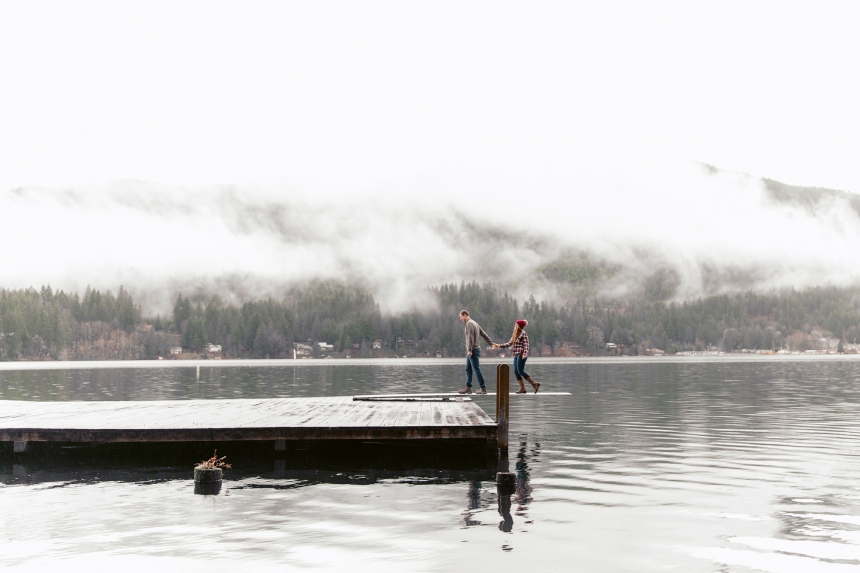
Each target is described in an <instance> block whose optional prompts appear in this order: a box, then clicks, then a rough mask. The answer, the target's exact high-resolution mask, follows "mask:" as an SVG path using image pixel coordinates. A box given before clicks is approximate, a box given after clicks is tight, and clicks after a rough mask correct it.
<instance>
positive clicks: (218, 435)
mask: <svg viewBox="0 0 860 573" xmlns="http://www.w3.org/2000/svg"><path fill="white" fill-rule="evenodd" d="M386 398H387V399H382V400H365V399H353V397H352V396H339V397H324V398H276V399H259V400H257V399H252V400H247V399H241V400H239V399H235V400H162V401H148V402H142V401H141V402H105V401H103V402H26V401H0V441H10V442H18V443H23V442H182V441H199V442H206V441H243V440H275V441H280V440H386V439H391V440H400V439H409V440H414V439H486V440H493V439H495V437H496V429H497V425H496V423H495V422H494V421H493V420H492V419H491V418H490V417H489V416H487V414H486V413H485V412H484V411H483V410H482V409H481V408H480V407H479V406H478V405H477V404H476V403H475V402H473V401H472V400H471V399H470V398H469V397H467V396H465V397H464V396H456V397H450V398H448V399H441V398H433V397H425V398H423V399H409V400H394V399H391V397H386Z"/></svg>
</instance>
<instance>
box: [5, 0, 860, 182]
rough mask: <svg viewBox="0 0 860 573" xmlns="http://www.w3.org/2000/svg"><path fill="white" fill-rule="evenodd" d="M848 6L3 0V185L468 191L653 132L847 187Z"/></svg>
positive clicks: (724, 156)
mask: <svg viewBox="0 0 860 573" xmlns="http://www.w3.org/2000/svg"><path fill="white" fill-rule="evenodd" d="M858 24H860V3H857V2H805V3H797V2H785V1H780V2H726V1H719V2H520V3H511V2H486V3H483V2H447V3H446V2H302V3H299V2H248V1H242V2H212V1H206V2H174V1H170V2H155V1H147V2H138V3H130V2H113V1H108V2H84V1H82V2H38V1H28V2H16V1H5V0H4V1H3V2H2V3H0V82H1V83H2V89H0V189H9V188H12V187H16V186H30V185H47V186H80V185H91V184H105V183H109V182H112V181H117V180H122V179H129V178H132V179H142V180H147V181H154V182H158V183H165V184H185V185H194V186H196V185H201V184H208V183H218V184H220V183H238V184H250V183H262V184H266V185H272V184H274V185H280V186H284V187H285V188H288V189H290V190H292V191H297V192H300V193H305V192H307V193H317V192H322V193H326V194H330V195H331V194H334V195H339V194H352V193H355V192H363V191H367V190H384V191H385V190H391V191H396V192H400V193H409V192H410V191H411V189H410V187H409V186H410V185H411V184H417V183H416V182H425V183H426V182H427V181H432V182H435V183H434V185H438V186H440V187H444V186H445V184H446V183H445V182H446V181H450V180H456V179H459V178H467V179H475V180H483V181H485V182H486V183H485V185H486V187H488V188H487V189H481V188H480V187H481V184H476V186H475V187H476V188H475V192H481V191H490V190H492V187H493V185H495V184H496V183H497V182H498V181H505V180H508V176H507V174H508V172H510V174H509V175H510V176H511V177H514V179H515V180H516V179H517V178H518V177H525V176H524V175H523V174H525V173H534V172H541V173H547V172H554V173H556V175H555V176H554V177H562V178H563V177H564V173H565V172H566V170H567V169H570V168H573V169H575V168H577V167H578V166H580V165H592V164H593V163H594V161H599V160H607V158H610V157H613V156H615V157H619V156H620V157H625V156H629V155H636V154H637V153H638V152H640V151H643V150H646V149H647V150H648V151H649V152H650V153H659V154H662V155H666V156H668V157H671V158H689V159H694V160H698V161H703V162H707V163H712V164H715V165H718V166H720V167H722V168H725V169H729V170H735V171H744V172H750V173H753V174H757V175H764V176H768V177H773V178H777V179H780V180H784V181H787V182H792V183H800V184H813V185H820V186H830V187H836V188H842V189H846V190H855V191H860V162H858V161H857V157H859V156H860V153H858V152H860V138H858V137H857V134H858V133H860V129H858V128H860V113H857V109H856V106H857V102H858V101H860V82H858V80H857V77H858V76H857V70H858V69H860V34H858V33H857V30H858ZM483 174H487V176H488V178H487V179H484V178H483V177H482V175H483ZM562 187H563V186H562Z"/></svg>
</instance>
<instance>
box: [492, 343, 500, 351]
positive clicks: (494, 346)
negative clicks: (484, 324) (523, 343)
mask: <svg viewBox="0 0 860 573" xmlns="http://www.w3.org/2000/svg"><path fill="white" fill-rule="evenodd" d="M498 347H499V345H498V344H496V343H495V342H494V343H493V350H495V349H497V348H498Z"/></svg>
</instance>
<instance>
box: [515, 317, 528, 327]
mask: <svg viewBox="0 0 860 573" xmlns="http://www.w3.org/2000/svg"><path fill="white" fill-rule="evenodd" d="M528 323H529V321H527V320H522V319H520V320H518V321H517V326H519V327H520V328H525V327H526V325H527V324H528Z"/></svg>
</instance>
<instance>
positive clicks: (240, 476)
mask: <svg viewBox="0 0 860 573" xmlns="http://www.w3.org/2000/svg"><path fill="white" fill-rule="evenodd" d="M100 366H101V367H99V368H89V367H86V368H82V369H81V368H79V369H74V370H25V371H18V370H0V399H5V400H13V399H14V400H141V399H164V400H177V399H189V398H205V399H216V398H235V397H245V398H250V397H288V396H319V395H349V394H358V393H361V394H372V393H395V392H402V391H409V392H424V391H426V392H430V391H433V392H438V391H450V390H454V389H457V388H459V387H460V386H461V385H462V365H461V364H460V363H459V362H453V361H441V360H440V361H435V362H429V363H427V362H425V363H417V362H411V361H405V360H401V361H391V362H381V361H367V362H361V363H350V364H332V363H330V362H325V363H323V362H322V361H314V362H313V363H311V364H308V363H299V364H296V363H295V362H292V363H289V362H288V363H287V365H280V364H279V365H277V366H260V365H250V366H245V367H236V366H228V365H219V366H218V367H216V368H211V367H206V366H204V367H203V368H201V375H200V379H199V381H198V379H197V376H196V372H195V369H194V368H104V366H105V365H100ZM528 366H529V368H528V370H530V371H531V373H532V375H533V376H534V377H535V378H536V379H538V380H539V381H541V382H542V383H543V386H542V387H541V390H547V391H551V390H555V391H569V392H571V393H572V396H570V397H550V396H547V397H545V398H540V397H537V398H536V397H529V398H525V399H523V398H522V397H514V398H512V400H511V424H512V425H511V450H510V452H509V456H510V464H511V467H512V469H513V468H514V467H515V468H516V470H515V471H516V472H517V476H518V483H517V491H516V493H515V494H514V495H513V496H512V497H511V498H510V503H511V505H510V508H509V509H508V507H507V505H506V500H505V499H504V498H503V499H499V496H498V495H497V492H496V488H495V486H494V484H493V483H492V480H491V479H490V478H489V477H488V476H491V475H492V471H488V470H487V468H486V467H484V468H483V469H482V468H481V467H479V466H481V462H480V461H477V462H475V463H474V464H472V465H474V466H475V467H472V465H470V464H471V462H469V461H467V462H466V463H465V465H464V463H463V462H462V461H457V462H449V461H447V460H445V457H444V455H442V456H441V457H437V458H434V459H435V460H436V461H431V462H429V463H425V464H424V465H423V467H417V466H420V465H421V464H416V468H415V469H410V468H409V466H408V464H407V466H406V467H405V468H404V467H401V466H403V464H401V463H398V460H391V463H390V467H386V461H385V459H384V458H383V459H382V460H381V461H380V460H378V459H377V460H375V461H374V462H373V464H369V465H368V467H366V468H364V467H360V466H361V463H360V461H359V462H358V466H357V465H356V461H355V460H354V459H353V460H349V461H347V460H345V459H344V460H343V461H342V462H340V461H338V459H335V460H334V461H332V460H328V461H327V462H325V464H324V465H325V467H317V468H314V467H313V462H311V463H310V465H309V466H302V467H301V468H298V469H297V468H292V467H290V463H291V462H290V459H289V458H288V459H287V466H286V467H284V466H281V467H278V466H272V461H271V460H270V459H268V458H266V456H263V457H262V459H261V460H258V461H249V460H248V459H244V460H243V459H242V458H241V456H239V459H240V460H243V461H242V463H241V464H238V465H236V466H235V467H234V470H231V471H227V472H226V475H225V480H226V481H225V482H224V489H222V491H221V493H220V494H219V495H217V496H199V495H193V484H192V482H191V479H190V465H191V464H190V463H189V465H188V466H184V465H175V464H174V465H170V464H168V465H166V466H165V465H163V464H161V465H160V464H158V463H154V462H151V461H149V462H147V463H142V464H135V463H134V462H128V461H122V460H120V461H115V460H114V461H111V460H106V461H105V463H104V464H102V466H103V467H102V466H100V465H99V463H97V462H98V460H97V461H96V462H93V464H92V467H89V466H88V465H87V463H83V464H77V465H75V464H74V463H72V461H70V460H74V455H75V454H74V452H71V453H70V452H65V453H64V454H63V458H64V459H65V462H60V461H58V462H56V463H57V465H56V467H53V466H52V465H51V461H50V460H48V461H41V462H39V463H35V462H33V463H31V464H30V466H29V467H28V462H26V461H20V460H17V461H14V463H13V458H12V454H11V452H8V451H7V450H4V453H3V456H2V460H0V510H2V514H0V566H2V567H5V568H9V569H11V570H13V571H16V570H38V569H43V568H47V567H51V568H57V567H71V568H74V569H83V568H87V569H88V570H91V571H100V570H109V569H110V570H120V569H121V570H123V571H152V570H153V569H155V568H159V569H160V570H162V571H174V570H186V571H187V570H191V569H192V568H193V569H198V568H201V567H205V568H206V570H208V571H236V570H237V569H238V568H242V570H245V569H247V570H255V571H290V570H305V571H309V570H319V571H325V570H347V569H350V570H363V569H368V570H370V569H373V570H374V571H465V570H469V571H501V570H506V569H507V570H523V571H525V570H528V571H589V572H599V571H613V572H614V571H637V572H641V571H657V570H675V571H685V572H687V571H693V572H696V571H703V572H716V571H720V572H726V571H779V572H784V571H797V572H804V573H807V572H819V571H820V572H841V571H849V570H850V571H857V570H860V456H858V454H857V448H856V446H857V444H858V438H860V415H858V413H860V410H859V409H858V405H860V382H858V380H860V361H853V360H842V361H832V360H830V361H784V360H778V359H773V360H767V361H758V362H754V361H742V362H727V361H719V360H716V361H714V360H712V361H706V362H695V361H656V360H655V361H652V362H625V361H622V360H616V361H608V362H587V363H586V362H577V361H568V362H564V361H541V360H540V359H533V360H530V361H529V365H528ZM6 368H8V367H6ZM485 370H487V371H489V370H492V369H491V368H485ZM477 400H479V403H480V404H481V405H482V406H483V407H484V409H485V410H487V411H488V412H489V411H491V410H492V408H493V404H492V402H491V401H488V399H487V398H483V399H481V398H477ZM480 400H483V401H480ZM219 453H224V452H219ZM227 454H228V455H230V452H227ZM195 461H197V460H189V462H191V463H193V462H195ZM228 461H229V460H228ZM297 463H298V462H297ZM64 464H65V465H64ZM275 464H277V462H275ZM434 464H436V465H434ZM240 466H244V467H240ZM371 466H372V467H371ZM436 466H438V467H436Z"/></svg>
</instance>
